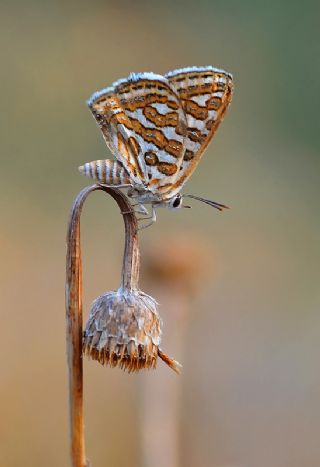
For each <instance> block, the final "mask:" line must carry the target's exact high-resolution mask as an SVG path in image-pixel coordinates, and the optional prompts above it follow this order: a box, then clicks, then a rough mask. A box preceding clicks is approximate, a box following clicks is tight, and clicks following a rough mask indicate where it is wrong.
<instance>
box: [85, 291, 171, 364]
mask: <svg viewBox="0 0 320 467" xmlns="http://www.w3.org/2000/svg"><path fill="white" fill-rule="evenodd" d="M161 326H162V322H161V319H160V317H159V315H158V312H157V303H156V301H155V300H154V299H153V298H152V297H150V296H149V295H147V294H145V293H143V292H141V291H140V290H132V291H129V290H127V289H123V288H120V289H119V290H118V291H116V292H107V293H106V294H103V295H101V296H100V297H98V298H97V299H96V300H95V301H94V302H93V304H92V309H91V312H90V316H89V320H88V323H87V325H86V328H85V331H84V337H83V352H84V354H86V355H87V356H88V357H90V358H92V359H93V360H97V361H98V362H99V363H101V364H102V365H110V366H111V367H116V366H119V367H120V368H123V369H124V370H128V371H129V372H132V371H138V370H141V369H143V368H148V369H149V368H155V367H156V364H157V357H158V355H159V356H160V357H161V358H163V359H164V360H165V361H166V363H168V364H169V366H170V367H171V368H172V369H174V370H175V371H177V372H179V364H178V363H177V362H175V361H174V360H172V359H170V358H169V357H167V356H166V355H164V354H163V353H162V351H161V350H160V349H159V344H160V340H161Z"/></svg>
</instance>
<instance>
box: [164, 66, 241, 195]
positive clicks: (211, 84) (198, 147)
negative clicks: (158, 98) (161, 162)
mask: <svg viewBox="0 0 320 467" xmlns="http://www.w3.org/2000/svg"><path fill="white" fill-rule="evenodd" d="M165 76H166V78H167V79H168V81H169V83H170V85H171V87H172V88H173V89H174V90H175V92H176V93H177V95H178V96H179V100H180V102H181V105H182V108H183V109H184V112H185V115H186V120H187V135H186V149H185V153H184V157H183V162H182V164H181V168H180V171H179V174H178V176H177V179H176V181H175V183H174V185H173V186H172V188H171V190H170V194H171V195H173V194H174V193H177V192H179V191H180V189H181V187H182V185H183V184H184V183H185V182H186V181H187V179H188V178H189V177H190V175H191V174H192V173H193V171H194V170H195V168H196V166H197V164H198V162H199V160H200V158H201V156H202V154H203V152H204V150H205V149H206V147H207V145H208V144H209V142H210V141H211V139H212V137H213V135H214V133H215V131H216V130H217V128H218V126H219V124H220V123H221V121H222V119H223V116H224V113H225V111H226V109H227V108H228V105H229V104H230V102H231V98H232V91H233V82H232V76H231V75H230V74H229V73H227V72H225V71H223V70H218V69H216V68H213V67H189V68H183V69H180V70H174V71H172V72H170V73H168V74H167V75H165Z"/></svg>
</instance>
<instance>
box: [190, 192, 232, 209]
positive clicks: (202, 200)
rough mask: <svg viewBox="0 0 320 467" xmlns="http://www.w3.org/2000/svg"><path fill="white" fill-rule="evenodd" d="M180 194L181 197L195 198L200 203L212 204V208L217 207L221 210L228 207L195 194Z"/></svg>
mask: <svg viewBox="0 0 320 467" xmlns="http://www.w3.org/2000/svg"><path fill="white" fill-rule="evenodd" d="M182 196H183V198H192V199H196V200H198V201H201V202H202V203H206V204H209V206H212V207H213V208H216V209H218V211H223V210H224V209H229V206H226V205H225V204H220V203H216V202H215V201H211V200H210V199H205V198H201V197H200V196H195V195H182Z"/></svg>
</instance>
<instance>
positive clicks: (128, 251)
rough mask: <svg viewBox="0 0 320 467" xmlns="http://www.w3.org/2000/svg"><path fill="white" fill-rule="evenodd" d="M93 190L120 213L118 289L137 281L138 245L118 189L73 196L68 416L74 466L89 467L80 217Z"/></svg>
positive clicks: (68, 300) (68, 274)
mask: <svg viewBox="0 0 320 467" xmlns="http://www.w3.org/2000/svg"><path fill="white" fill-rule="evenodd" d="M96 190H102V191H104V192H106V193H107V194H109V195H111V196H112V197H113V199H114V200H115V201H116V202H117V204H118V206H119V208H120V210H121V212H122V213H124V214H123V220H124V224H125V249H124V256H123V266H122V281H121V286H122V287H124V288H129V289H133V288H136V287H137V286H138V279H139V264H140V261H139V245H138V234H137V230H138V229H137V219H136V216H135V213H134V211H133V208H132V206H131V204H130V202H129V200H128V198H127V197H126V196H125V195H124V194H123V193H122V192H121V191H119V190H117V189H114V188H108V187H105V186H101V185H92V186H90V187H86V188H84V189H83V190H82V191H81V192H80V193H79V194H78V196H77V197H76V199H75V201H74V203H73V206H72V209H71V215H70V220H69V225H68V234H67V258H66V318H67V353H68V372H69V411H70V412H69V416H70V429H71V457H72V466H73V467H89V462H88V461H87V459H86V456H85V442H84V422H83V365H82V332H83V331H82V265H81V247H80V216H81V211H82V207H83V204H84V202H85V200H86V198H87V196H88V195H89V194H90V193H91V192H93V191H96Z"/></svg>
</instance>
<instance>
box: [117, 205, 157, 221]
mask: <svg viewBox="0 0 320 467" xmlns="http://www.w3.org/2000/svg"><path fill="white" fill-rule="evenodd" d="M131 206H132V207H133V208H135V207H136V206H138V209H134V212H135V213H138V214H144V215H148V214H149V212H148V210H147V208H146V207H145V206H144V205H143V204H139V203H136V204H131ZM122 214H130V211H124V212H122ZM144 219H151V218H150V217H143V218H141V220H144ZM138 220H139V219H138Z"/></svg>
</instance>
